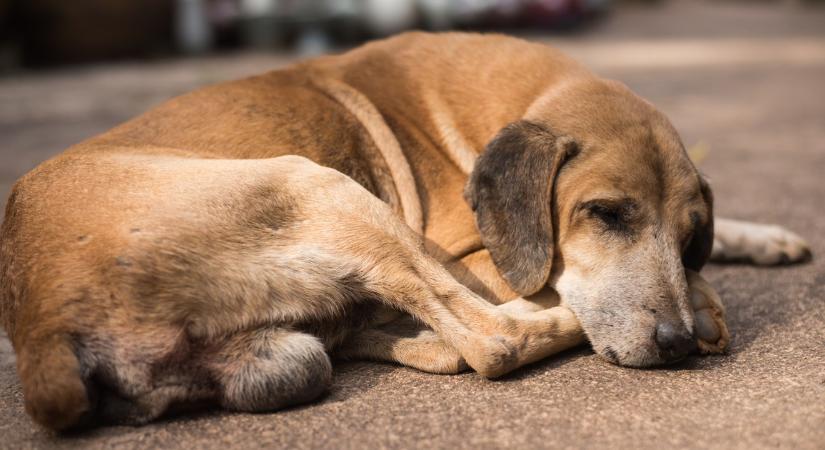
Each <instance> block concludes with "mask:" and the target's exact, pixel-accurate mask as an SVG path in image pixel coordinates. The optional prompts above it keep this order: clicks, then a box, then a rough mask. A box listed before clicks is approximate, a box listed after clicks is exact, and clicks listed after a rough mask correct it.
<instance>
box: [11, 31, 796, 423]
mask: <svg viewBox="0 0 825 450" xmlns="http://www.w3.org/2000/svg"><path fill="white" fill-rule="evenodd" d="M712 203H713V200H712V195H711V190H710V188H709V186H708V184H707V183H706V182H705V181H704V180H703V178H702V177H701V176H700V175H699V173H698V172H697V171H696V169H695V167H694V165H693V164H692V163H691V161H690V159H689V158H688V156H687V154H686V152H685V150H684V147H683V145H682V143H681V141H680V139H679V136H678V135H677V133H676V131H675V130H674V128H673V126H672V125H671V124H670V123H669V122H668V120H667V119H666V118H665V117H664V116H663V115H662V114H661V113H659V112H658V111H657V110H656V109H655V108H654V107H653V106H652V105H651V104H650V103H648V102H646V101H644V100H642V99H640V98H639V97H637V96H635V95H634V94H633V93H632V92H630V91H629V90H628V89H627V88H626V87H625V86H624V85H622V84H620V83H617V82H614V81H609V80H604V79H600V78H598V77H596V76H594V75H593V74H592V73H590V72H588V71H587V70H586V69H585V68H583V67H582V66H580V65H578V64H577V63H575V62H574V61H572V60H571V59H569V58H567V57H565V56H564V55H562V54H561V53H559V52H557V51H555V50H553V49H552V48H549V47H546V46H543V45H538V44H533V43H528V42H525V41H521V40H518V39H514V38H509V37H504V36H482V35H474V34H461V33H449V34H425V33H410V34H404V35H401V36H398V37H394V38H391V39H388V40H384V41H379V42H375V43H372V44H368V45H365V46H363V47H361V48H359V49H356V50H353V51H351V52H349V53H346V54H343V55H339V56H329V57H322V58H318V59H314V60H310V61H307V62H304V63H300V64H297V65H293V66H291V67H288V68H286V69H283V70H279V71H275V72H270V73H266V74H264V75H261V76H257V77H253V78H248V79H245V80H241V81H236V82H231V83H225V84H220V85H217V86H212V87H208V88H205V89H201V90H198V91H196V92H193V93H190V94H187V95H184V96H181V97H178V98H175V99H172V100H170V101H168V102H167V103H165V104H163V105H161V106H159V107H158V108H156V109H154V110H152V111H150V112H148V113H146V114H144V115H142V116H140V117H138V118H136V119H134V120H132V121H130V122H128V123H126V124H124V125H121V126H119V127H117V128H115V129H113V130H111V131H109V132H107V133H104V134H103V135H101V136H98V137H95V138H92V139H90V140H88V141H85V142H83V143H81V144H78V145H76V146H74V147H72V148H70V149H68V150H67V151H66V152H64V153H63V154H61V155H59V156H57V157H55V158H53V159H51V160H49V161H47V162H45V163H43V164H41V165H40V166H39V167H37V168H36V169H34V170H33V171H32V172H30V173H28V174H27V175H25V176H24V177H23V178H21V179H20V180H19V181H18V183H17V184H16V185H15V186H14V189H13V191H12V194H11V196H10V198H9V202H8V206H7V210H6V217H5V222H4V223H3V226H2V230H0V319H2V323H3V326H4V327H5V329H6V331H7V332H8V335H9V337H10V338H11V341H12V343H13V346H14V348H15V351H16V353H17V363H18V373H19V376H20V380H21V383H22V386H23V392H24V395H25V404H26V409H27V411H28V412H29V414H30V415H31V416H32V417H33V418H34V420H35V421H37V422H39V423H41V424H43V425H45V426H47V427H50V428H53V429H58V430H62V429H67V428H72V427H76V426H80V425H83V424H87V423H99V422H100V421H109V422H120V423H144V422H146V421H149V420H152V419H154V418H156V417H158V416H160V415H161V414H163V413H164V412H165V411H167V410H168V409H169V408H170V407H176V406H181V405H188V404H193V403H196V402H202V401H207V402H215V403H218V404H220V405H221V406H223V407H225V408H228V409H233V410H241V411H267V410H276V409H278V408H282V407H285V406H288V405H293V404H297V403H301V402H306V401H309V400H312V399H314V398H316V397H317V396H318V395H320V394H321V393H322V392H323V391H324V390H325V388H326V387H327V386H328V384H329V383H330V380H331V374H332V372H331V365H330V359H329V358H330V357H329V355H330V354H333V355H339V356H342V357H349V358H367V359H376V360H385V361H395V362H398V363H401V364H404V365H407V366H411V367H415V368H418V369H421V370H426V371H430V372H435V373H455V372H458V371H461V370H465V369H467V368H470V369H473V370H475V371H477V372H479V373H480V374H482V375H483V376H486V377H491V378H492V377H497V376H500V375H502V374H505V373H507V372H509V371H511V370H513V369H515V368H517V367H519V366H521V365H524V364H527V363H530V362H533V361H536V360H538V359H541V358H544V357H546V356H548V355H551V354H553V353H556V352H559V351H561V350H563V349H566V348H570V347H572V346H575V345H578V344H580V343H582V342H584V341H585V340H589V342H590V343H591V345H592V346H593V349H594V350H595V351H596V352H597V353H598V354H599V355H601V356H602V357H604V358H605V359H607V360H609V361H611V362H613V363H616V364H621V365H626V366H635V367H642V366H650V365H656V364H663V363H668V362H672V361H676V360H679V359H682V358H684V357H685V356H686V355H688V354H690V353H693V352H695V351H697V349H698V350H701V351H703V352H706V353H707V352H719V351H722V350H723V349H724V348H725V346H726V345H727V343H728V334H727V329H726V327H725V323H724V311H723V307H722V305H721V303H720V302H719V299H718V297H717V296H716V294H715V293H714V292H713V290H712V289H711V288H710V287H709V286H708V285H707V284H706V283H705V282H704V281H703V280H702V279H701V278H700V277H699V275H698V274H697V273H696V272H698V271H699V270H700V269H701V268H702V266H703V265H704V264H705V262H706V261H707V260H708V259H709V258H711V257H715V258H718V259H728V258H737V259H749V260H752V261H754V262H756V263H760V264H774V263H790V262H796V261H800V260H804V259H806V258H808V257H809V256H810V252H809V251H808V249H807V246H806V244H805V243H804V242H803V241H802V240H801V239H799V238H798V237H796V236H795V235H793V234H792V233H790V232H788V231H786V230H784V229H781V228H778V227H767V226H761V225H755V224H743V223H739V222H733V221H727V220H723V219H716V229H715V233H714V218H713V208H712Z"/></svg>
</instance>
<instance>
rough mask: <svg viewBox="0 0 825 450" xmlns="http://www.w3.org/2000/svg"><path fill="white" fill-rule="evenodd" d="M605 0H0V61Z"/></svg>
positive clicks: (331, 31)
mask: <svg viewBox="0 0 825 450" xmlns="http://www.w3.org/2000/svg"><path fill="white" fill-rule="evenodd" d="M610 3H611V0H0V69H10V68H13V67H14V66H15V65H18V64H21V65H23V66H27V67H42V66H54V65H60V64H74V63H85V62H91V61H99V60H106V59H119V58H136V57H137V58H145V57H153V56H164V55H170V54H175V53H183V54H197V53H204V52H208V51H211V50H215V49H226V48H257V49H262V48H263V49H272V48H293V49H296V50H297V51H298V52H299V53H301V54H305V55H307V54H317V53H321V52H324V51H328V50H330V49H332V48H335V47H340V46H344V45H351V44H356V43H358V42H360V41H363V40H366V39H369V38H372V37H379V36H385V35H389V34H393V33H397V32H400V31H403V30H406V29H416V28H418V29H428V30H448V29H464V30H467V29H476V30H478V29H481V30H492V29H507V30H512V29H523V28H540V29H541V30H543V31H548V30H560V29H566V30H569V29H575V28H577V27H580V26H581V25H583V24H585V23H586V22H587V21H589V20H590V19H592V18H594V17H597V16H598V15H600V14H601V13H603V12H605V11H606V10H607V9H608V7H609V6H610Z"/></svg>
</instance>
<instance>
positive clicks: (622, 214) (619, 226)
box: [584, 201, 633, 232]
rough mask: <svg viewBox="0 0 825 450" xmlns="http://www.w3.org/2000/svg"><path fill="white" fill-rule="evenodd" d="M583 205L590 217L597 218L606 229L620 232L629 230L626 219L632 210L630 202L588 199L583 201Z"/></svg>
mask: <svg viewBox="0 0 825 450" xmlns="http://www.w3.org/2000/svg"><path fill="white" fill-rule="evenodd" d="M584 207H585V209H586V210H587V212H588V213H589V215H590V216H591V217H593V218H595V219H597V220H599V221H600V222H601V223H602V224H603V225H604V226H605V228H607V229H608V230H610V231H620V232H626V231H628V230H629V227H628V221H629V217H630V215H631V214H632V212H633V206H632V204H630V203H628V202H620V203H603V202H599V201H590V202H587V203H585V204H584Z"/></svg>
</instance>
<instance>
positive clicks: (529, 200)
mask: <svg viewBox="0 0 825 450" xmlns="http://www.w3.org/2000/svg"><path fill="white" fill-rule="evenodd" d="M577 152H578V146H577V145H576V143H575V142H574V141H573V140H572V139H570V138H566V137H558V136H556V135H555V134H553V133H552V132H551V131H550V130H549V129H547V128H546V127H544V126H542V125H539V124H537V123H533V122H528V121H526V120H521V121H518V122H514V123H511V124H510V125H507V126H506V127H505V128H504V129H502V130H501V131H500V132H499V133H498V135H496V137H495V138H493V140H492V141H491V142H490V143H489V144H488V145H487V148H486V149H485V150H484V153H482V154H481V156H479V158H478V160H477V161H476V164H475V167H474V168H473V173H472V174H471V175H470V180H469V182H468V183H467V187H466V188H465V189H464V198H465V199H466V200H467V202H468V203H469V204H470V207H471V208H472V209H473V211H474V212H475V219H476V226H477V227H478V230H479V232H480V234H481V241H482V243H483V244H484V246H485V247H486V248H487V250H488V251H489V252H490V255H491V256H492V258H493V262H494V263H495V264H496V267H497V268H498V271H499V273H500V274H501V276H502V277H504V279H505V280H506V281H507V284H509V285H510V288H512V289H513V290H514V291H516V292H518V293H519V294H521V295H530V294H533V293H535V292H537V291H539V290H540V289H541V288H542V287H544V285H545V283H546V282H547V278H548V277H549V276H550V267H551V265H552V263H553V217H552V211H553V205H552V202H553V186H554V184H555V179H556V174H557V173H558V171H559V168H560V167H561V165H562V163H563V162H564V161H565V159H566V158H567V157H569V156H573V154H575V153H577Z"/></svg>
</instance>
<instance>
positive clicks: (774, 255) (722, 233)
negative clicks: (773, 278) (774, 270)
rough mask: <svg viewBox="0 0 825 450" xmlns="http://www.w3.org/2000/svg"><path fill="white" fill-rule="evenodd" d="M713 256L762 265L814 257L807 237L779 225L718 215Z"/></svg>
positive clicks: (713, 257) (799, 260)
mask: <svg viewBox="0 0 825 450" xmlns="http://www.w3.org/2000/svg"><path fill="white" fill-rule="evenodd" d="M710 257H711V260H712V261H717V262H727V261H742V262H750V263H753V264H756V265H760V266H763V265H778V264H793V263H797V262H805V261H807V260H809V259H811V250H810V247H809V246H808V244H807V242H805V240H804V239H802V238H801V237H799V236H798V235H796V234H795V233H793V232H791V231H789V230H787V229H785V228H783V227H780V226H778V225H764V224H758V223H751V222H742V221H739V220H731V219H722V218H717V219H716V220H715V223H714V236H713V252H712V253H711V256H710Z"/></svg>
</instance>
